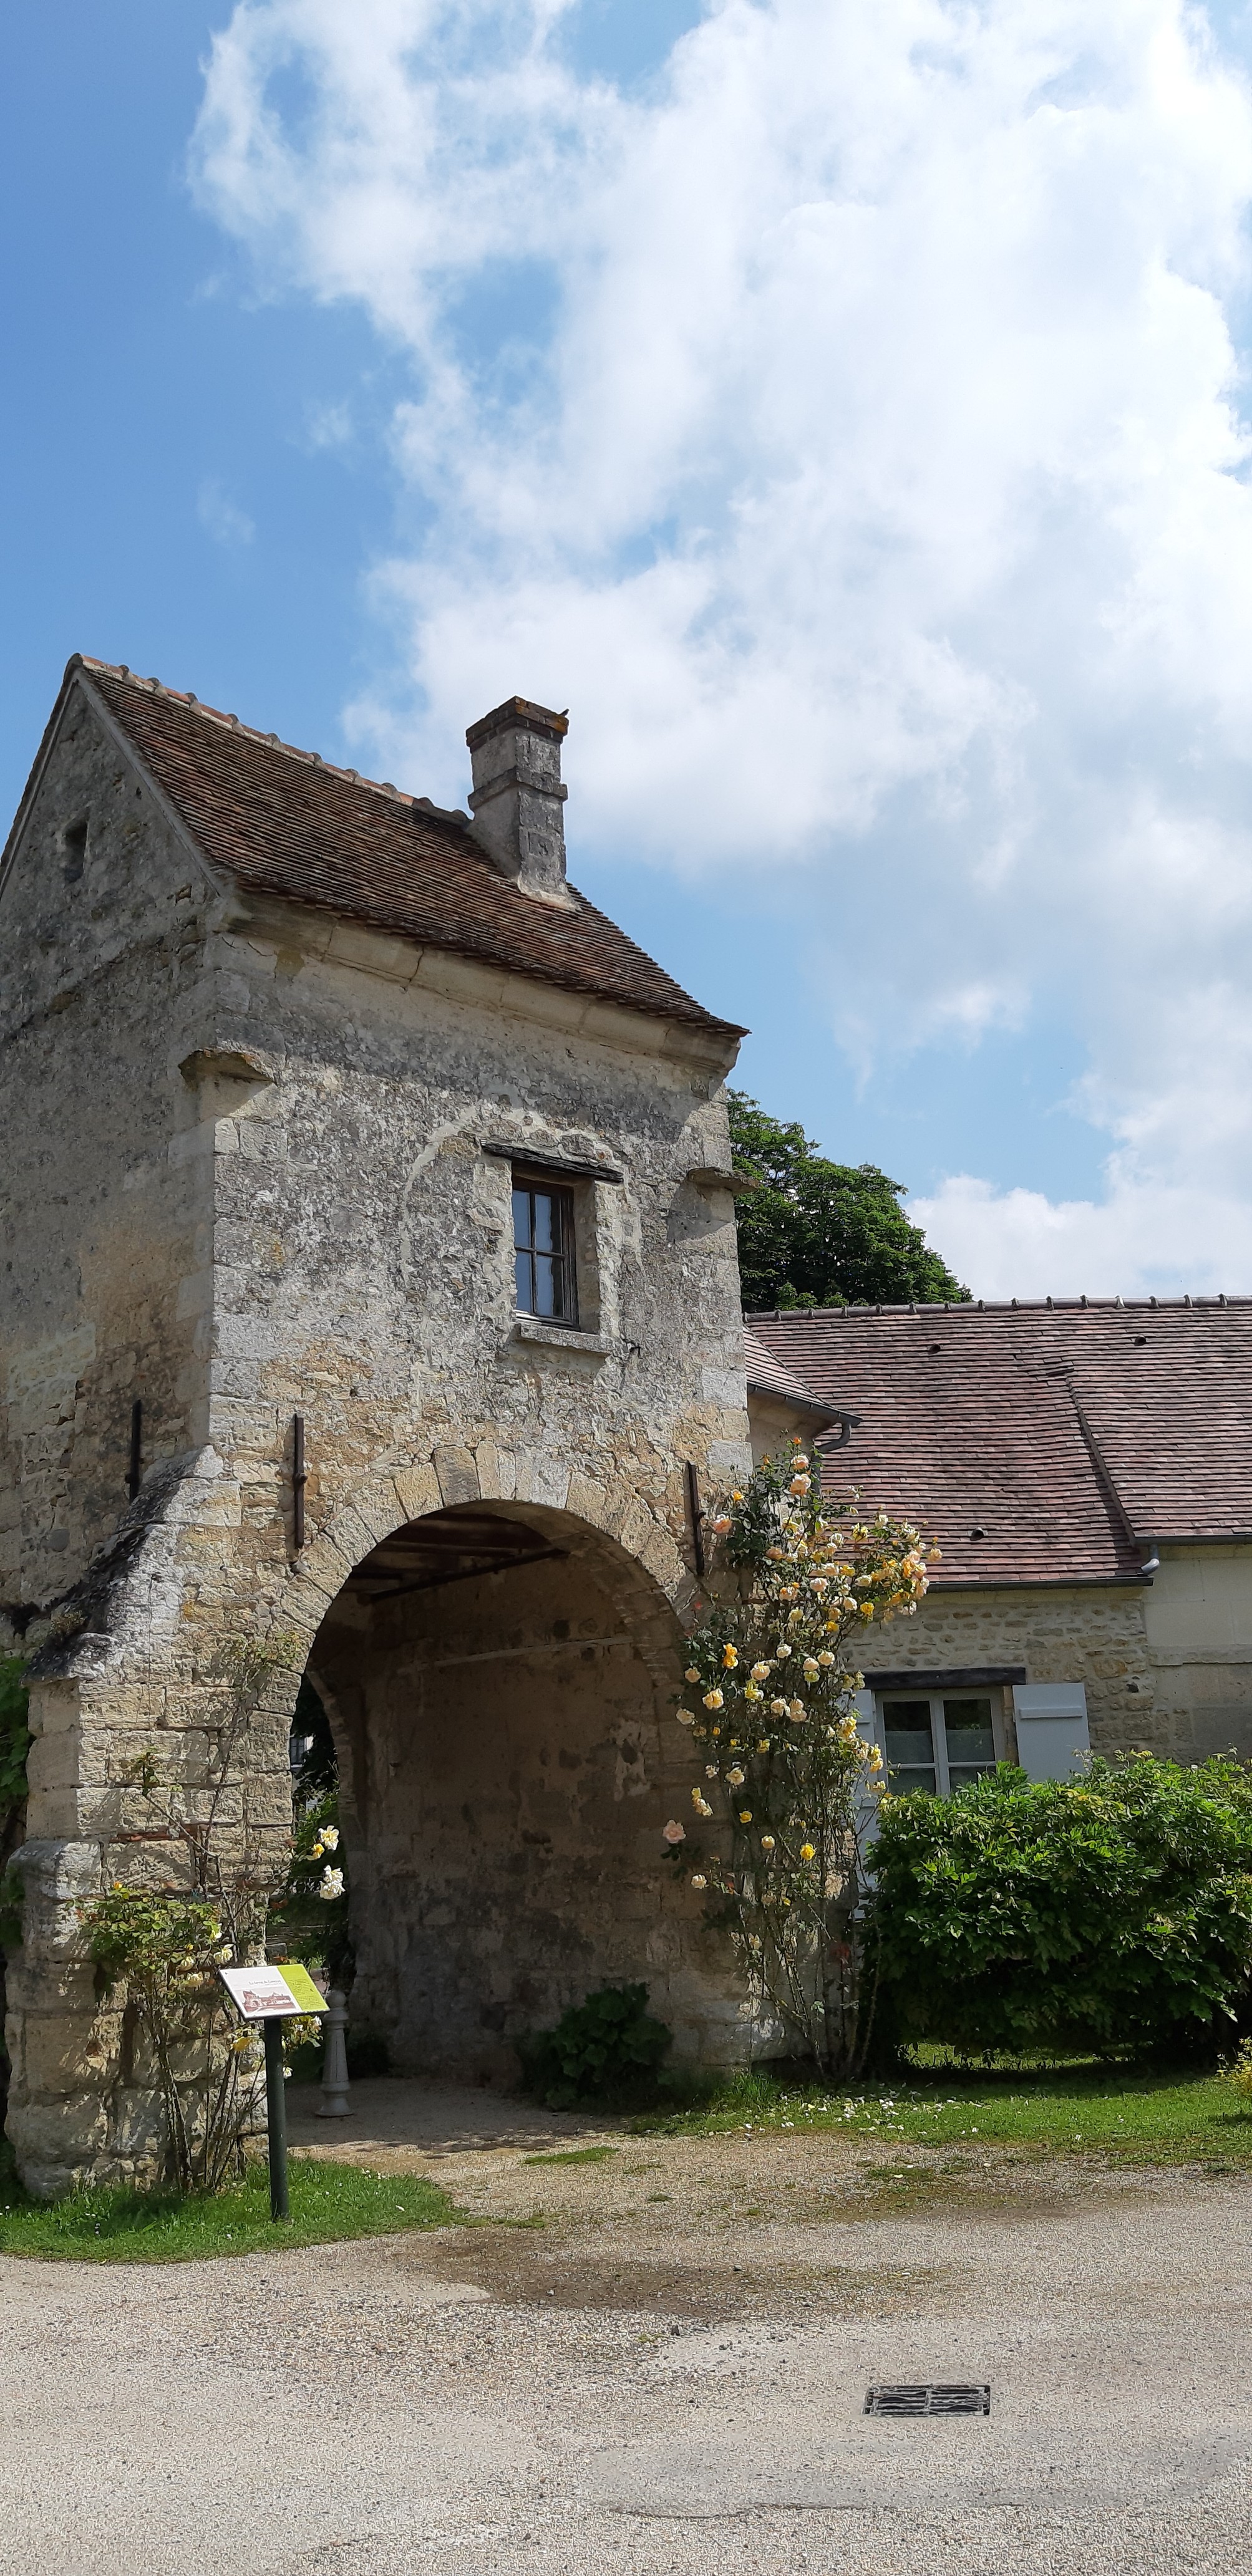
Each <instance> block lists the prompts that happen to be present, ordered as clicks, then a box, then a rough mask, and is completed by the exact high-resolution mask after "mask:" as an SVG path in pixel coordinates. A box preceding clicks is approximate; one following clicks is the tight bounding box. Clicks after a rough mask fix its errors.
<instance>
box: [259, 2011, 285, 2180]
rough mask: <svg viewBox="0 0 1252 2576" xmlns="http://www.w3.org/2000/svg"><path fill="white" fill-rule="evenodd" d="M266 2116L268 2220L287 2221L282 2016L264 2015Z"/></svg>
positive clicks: (277, 2014) (276, 2014) (275, 2014)
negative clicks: (268, 2187) (284, 2219)
mask: <svg viewBox="0 0 1252 2576" xmlns="http://www.w3.org/2000/svg"><path fill="white" fill-rule="evenodd" d="M264 2030H265V2112H266V2121H267V2125H268V2129H269V2145H270V2217H271V2218H290V2216H291V2212H290V2210H289V2208H288V2206H287V2094H286V2088H285V2086H284V2083H283V2016H282V2015H281V2014H279V2013H269V2014H267V2015H266V2019H265V2023H264Z"/></svg>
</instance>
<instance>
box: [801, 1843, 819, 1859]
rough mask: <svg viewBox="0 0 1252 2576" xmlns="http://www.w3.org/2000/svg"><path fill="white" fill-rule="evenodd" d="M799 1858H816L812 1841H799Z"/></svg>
mask: <svg viewBox="0 0 1252 2576" xmlns="http://www.w3.org/2000/svg"><path fill="white" fill-rule="evenodd" d="M800 1858H801V1860H816V1858H817V1854H816V1852H815V1851H814V1849H813V1845H812V1843H801V1845H800Z"/></svg>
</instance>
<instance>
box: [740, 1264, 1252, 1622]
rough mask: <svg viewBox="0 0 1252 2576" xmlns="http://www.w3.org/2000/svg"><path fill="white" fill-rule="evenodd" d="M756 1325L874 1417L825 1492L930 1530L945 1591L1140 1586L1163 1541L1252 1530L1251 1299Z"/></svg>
mask: <svg viewBox="0 0 1252 2576" xmlns="http://www.w3.org/2000/svg"><path fill="white" fill-rule="evenodd" d="M749 1322H750V1325H751V1330H752V1332H753V1334H754V1336H755V1337H756V1339H757V1340H759V1341H761V1342H763V1343H764V1344H765V1346H766V1348H767V1349H769V1350H770V1351H772V1352H773V1354H774V1356H775V1358H776V1359H777V1360H779V1361H780V1362H781V1363H782V1364H783V1365H784V1366H786V1367H787V1368H789V1369H793V1370H795V1371H796V1372H797V1373H798V1374H799V1375H801V1376H802V1377H803V1379H804V1381H805V1383H806V1384H807V1385H809V1386H811V1387H813V1388H815V1389H816V1390H817V1391H818V1392H819V1393H820V1394H821V1395H822V1396H823V1397H824V1398H825V1399H826V1401H827V1402H828V1403H830V1404H837V1405H840V1406H843V1407H846V1408H848V1409H850V1410H851V1411H853V1412H855V1413H859V1414H860V1415H861V1417H862V1419H861V1427H860V1428H859V1429H858V1430H855V1431H854V1432H853V1434H852V1439H851V1444H850V1446H849V1447H847V1448H846V1449H841V1450H840V1451H839V1452H838V1454H837V1456H834V1457H832V1458H830V1459H829V1460H828V1461H827V1462H826V1465H825V1474H826V1478H827V1482H828V1484H829V1487H830V1489H831V1491H832V1492H838V1494H839V1495H840V1496H842V1495H843V1494H845V1493H846V1492H847V1490H848V1488H849V1486H850V1485H852V1484H855V1485H856V1487H857V1488H858V1490H859V1492H860V1494H861V1496H862V1498H863V1501H864V1503H865V1504H866V1505H867V1506H869V1507H871V1508H873V1509H874V1510H879V1509H886V1510H892V1511H899V1512H903V1513H905V1514H906V1515H907V1517H908V1518H909V1519H911V1520H915V1521H917V1522H918V1523H919V1524H920V1525H921V1527H922V1528H923V1529H924V1530H925V1531H926V1533H927V1535H928V1536H932V1537H933V1538H935V1539H936V1540H937V1541H938V1543H939V1545H940V1547H941V1548H942V1550H943V1562H942V1566H941V1567H940V1568H937V1569H936V1578H935V1579H936V1581H937V1582H938V1583H941V1584H943V1585H945V1586H946V1585H948V1584H957V1585H960V1584H968V1583H998V1582H1034V1583H1038V1582H1064V1581H1067V1580H1068V1581H1073V1580H1075V1579H1085V1580H1088V1581H1090V1580H1093V1579H1094V1580H1103V1581H1108V1580H1110V1579H1113V1578H1117V1577H1133V1576H1134V1575H1136V1574H1137V1572H1138V1570H1139V1569H1140V1567H1141V1566H1142V1565H1143V1563H1144V1561H1145V1559H1146V1557H1147V1556H1148V1554H1149V1553H1150V1548H1151V1543H1152V1542H1154V1541H1160V1540H1164V1539H1169V1538H1204V1539H1216V1538H1222V1537H1228V1536H1235V1535H1244V1536H1246V1535H1249V1534H1252V1298H1236V1299H1233V1300H1230V1301H1227V1300H1226V1299H1224V1298H1223V1299H1220V1300H1219V1299H1213V1298H1205V1299H1201V1300H1199V1301H1196V1302H1193V1301H1192V1300H1191V1299H1189V1298H1188V1299H1185V1300H1181V1301H1178V1302H1174V1301H1170V1302H1168V1303H1164V1304H1162V1303H1158V1302H1157V1301H1156V1300H1155V1299H1153V1300H1147V1301H1142V1302H1138V1303H1131V1304H1125V1305H1124V1304H1123V1303H1122V1302H1121V1300H1120V1299H1118V1300H1117V1301H1116V1303H1110V1302H1106V1301H1104V1300H1100V1301H1098V1302H1095V1303H1086V1302H1084V1303H1081V1304H1079V1303H1073V1304H1059V1305H1058V1304H1054V1303H1052V1302H1051V1301H1049V1303H1048V1304H1046V1305H1018V1304H1016V1303H1014V1304H1013V1305H1011V1306H984V1305H961V1306H955V1305H954V1306H919V1307H917V1308H916V1309H913V1308H906V1307H887V1308H880V1309H875V1308H873V1307H865V1306H845V1307H832V1308H828V1309H821V1310H818V1311H817V1312H811V1313H798V1312H797V1313H789V1314H787V1313H784V1314H777V1315H753V1316H751V1317H750V1318H749Z"/></svg>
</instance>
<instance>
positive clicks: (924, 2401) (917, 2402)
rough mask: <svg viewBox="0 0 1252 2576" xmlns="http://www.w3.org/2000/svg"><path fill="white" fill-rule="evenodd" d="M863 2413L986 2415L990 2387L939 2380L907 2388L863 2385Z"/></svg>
mask: <svg viewBox="0 0 1252 2576" xmlns="http://www.w3.org/2000/svg"><path fill="white" fill-rule="evenodd" d="M865 2412H866V2414H867V2415H989V2414H990V2413H991V2390H990V2387H989V2386H987V2385H986V2383H984V2384H983V2385H982V2386H981V2387H977V2386H972V2385H971V2386H962V2385H960V2384H958V2385H955V2386H952V2385H949V2386H945V2385H944V2384H943V2383H942V2382H941V2381H939V2380H929V2381H927V2382H926V2383H925V2384H924V2385H921V2386H918V2387H915V2388H909V2387H900V2388H867V2389H866V2391H865Z"/></svg>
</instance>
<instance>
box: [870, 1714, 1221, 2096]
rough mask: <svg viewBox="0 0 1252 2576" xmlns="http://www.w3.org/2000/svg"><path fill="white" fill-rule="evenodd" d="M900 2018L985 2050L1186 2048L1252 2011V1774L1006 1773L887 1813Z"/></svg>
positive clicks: (1126, 1766) (881, 1888)
mask: <svg viewBox="0 0 1252 2576" xmlns="http://www.w3.org/2000/svg"><path fill="white" fill-rule="evenodd" d="M874 1867H875V1881H876V1897H875V1921H876V1926H877V1930H878V1934H879V1937H880V1941H881V1960H882V1976H883V2008H884V2020H885V2023H886V2024H887V2025H888V2026H889V2027H891V2028H893V2029H894V2030H895V2031H897V2032H898V2034H899V2036H900V2038H901V2039H902V2040H905V2041H908V2040H922V2039H925V2040H938V2041H944V2042H946V2043H947V2044H948V2045H949V2046H952V2047H955V2048H958V2049H962V2050H967V2051H970V2052H972V2053H982V2052H984V2051H989V2050H1001V2049H1003V2050H1012V2051H1018V2050H1021V2051H1031V2050H1040V2049H1055V2048H1069V2049H1072V2048H1084V2049H1085V2048H1095V2049H1097V2050H1103V2049H1110V2048H1118V2047H1126V2046H1129V2047H1143V2046H1145V2045H1153V2044H1157V2045H1160V2044H1164V2045H1176V2044H1178V2043H1180V2042H1183V2043H1185V2042H1186V2041H1187V2040H1188V2038H1190V2039H1192V2040H1201V2039H1203V2038H1204V2037H1205V2035H1206V2034H1213V2035H1217V2034H1218V2033H1219V2032H1222V2031H1225V2032H1226V2033H1227V2034H1231V2033H1233V2031H1234V2030H1235V2029H1236V2028H1237V2027H1238V2026H1239V2025H1240V2023H1241V2021H1242V2020H1243V2018H1244V2017H1245V2016H1246V2012H1247V2008H1248V1999H1249V1969H1250V1967H1252V1768H1250V1767H1249V1766H1246V1765H1244V1764H1242V1763H1238V1762H1233V1761H1216V1762H1206V1763H1203V1764H1201V1765H1198V1766H1197V1767H1196V1768H1194V1769H1183V1768H1181V1767H1180V1766H1179V1765H1178V1764H1177V1763H1173V1762H1158V1761H1156V1760H1155V1759H1153V1758H1152V1757H1151V1756H1149V1755H1147V1754H1134V1755H1132V1756H1130V1758H1129V1759H1128V1760H1126V1761H1125V1762H1120V1763H1117V1764H1112V1763H1108V1762H1104V1761H1099V1760H1093V1761H1092V1763H1091V1766H1090V1770H1089V1771H1088V1772H1087V1773H1086V1775H1085V1776H1084V1777H1083V1778H1082V1779H1080V1780H1074V1781H1049V1782H1046V1783H1043V1784H1037V1785H1034V1786H1032V1784H1031V1783H1030V1782H1029V1781H1028V1780H1027V1778H1026V1775H1025V1773H1024V1772H1022V1771H1017V1770H1013V1769H1009V1768H1002V1769H1001V1770H999V1771H997V1772H995V1773H994V1774H993V1775H992V1776H991V1777H989V1778H988V1779H985V1780H980V1781H978V1782H977V1783H976V1784H974V1785H973V1786H971V1787H970V1788H967V1789H963V1790H961V1791H960V1792H959V1793H958V1795H957V1796H956V1797H953V1798H933V1797H928V1796H925V1795H924V1794H923V1793H921V1792H920V1791H915V1792H913V1793H911V1794H910V1795H908V1796H907V1797H901V1798H889V1799H887V1800H886V1801H884V1804H883V1807H882V1810H881V1831H880V1835H879V1840H878V1845H877V1850H876V1853H875V1863H874Z"/></svg>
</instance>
